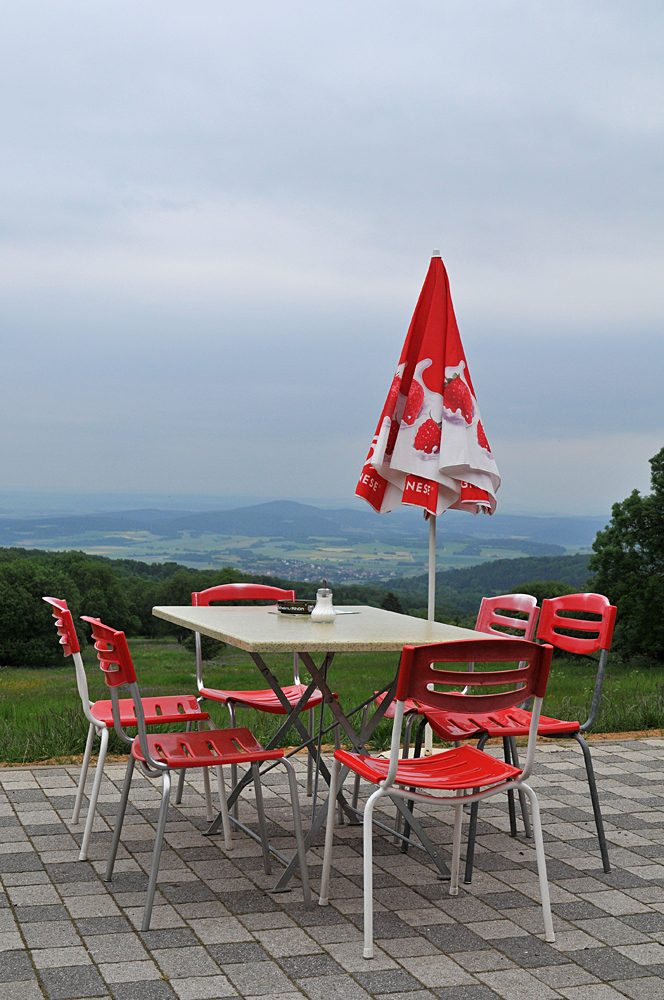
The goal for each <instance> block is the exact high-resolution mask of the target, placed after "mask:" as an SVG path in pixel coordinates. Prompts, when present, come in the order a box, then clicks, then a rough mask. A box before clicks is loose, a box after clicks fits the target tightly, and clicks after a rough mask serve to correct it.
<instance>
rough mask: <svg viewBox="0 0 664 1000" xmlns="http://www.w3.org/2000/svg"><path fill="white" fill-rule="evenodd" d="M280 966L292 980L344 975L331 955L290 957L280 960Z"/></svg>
mask: <svg viewBox="0 0 664 1000" xmlns="http://www.w3.org/2000/svg"><path fill="white" fill-rule="evenodd" d="M279 964H280V965H281V966H283V969H284V972H285V973H286V975H287V976H290V977H291V979H305V978H307V977H309V976H335V975H343V974H344V970H343V969H342V967H341V966H340V965H339V963H338V962H335V960H334V959H333V958H331V957H330V955H290V956H287V957H284V958H280V959H279Z"/></svg>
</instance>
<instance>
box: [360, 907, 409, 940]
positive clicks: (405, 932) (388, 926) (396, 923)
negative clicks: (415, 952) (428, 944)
mask: <svg viewBox="0 0 664 1000" xmlns="http://www.w3.org/2000/svg"><path fill="white" fill-rule="evenodd" d="M348 919H349V920H350V921H351V922H352V923H354V924H355V926H356V927H359V928H363V927H364V916H363V914H362V913H349V914H348ZM416 934H417V931H416V930H415V929H414V928H413V927H411V926H410V925H409V924H407V923H406V922H405V921H404V920H402V919H401V918H400V917H398V916H397V915H396V913H380V912H378V913H374V937H375V938H395V937H398V938H401V937H415V936H416Z"/></svg>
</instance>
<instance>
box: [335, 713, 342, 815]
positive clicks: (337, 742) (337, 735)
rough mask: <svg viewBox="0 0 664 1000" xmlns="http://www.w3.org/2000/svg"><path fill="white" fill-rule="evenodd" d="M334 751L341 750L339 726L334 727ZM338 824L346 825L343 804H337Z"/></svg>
mask: <svg viewBox="0 0 664 1000" xmlns="http://www.w3.org/2000/svg"><path fill="white" fill-rule="evenodd" d="M334 749H335V750H339V749H341V735H340V733H339V727H338V726H335V727H334ZM337 823H338V824H339V826H343V825H344V810H343V806H342V805H341V802H337Z"/></svg>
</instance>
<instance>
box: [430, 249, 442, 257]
mask: <svg viewBox="0 0 664 1000" xmlns="http://www.w3.org/2000/svg"><path fill="white" fill-rule="evenodd" d="M431 256H432V257H440V250H434V252H433V253H432V254H431Z"/></svg>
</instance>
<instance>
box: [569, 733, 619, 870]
mask: <svg viewBox="0 0 664 1000" xmlns="http://www.w3.org/2000/svg"><path fill="white" fill-rule="evenodd" d="M574 739H575V740H576V742H577V743H578V744H579V746H580V747H581V749H582V750H583V759H584V761H585V764H586V774H587V775H588V788H589V789H590V799H591V801H592V804H593V813H594V814H595V827H596V829H597V839H598V841H599V849H600V853H601V855H602V865H603V867H604V871H605V872H606V873H607V875H608V873H609V872H610V871H611V862H610V861H609V850H608V848H607V846H606V836H605V835H604V821H603V820H602V810H601V809H600V807H599V795H598V794H597V782H596V781H595V769H594V767H593V761H592V757H591V756H590V747H589V746H588V744H587V743H586V741H585V740H584V738H583V736H581V734H580V733H576V735H575V737H574Z"/></svg>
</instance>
